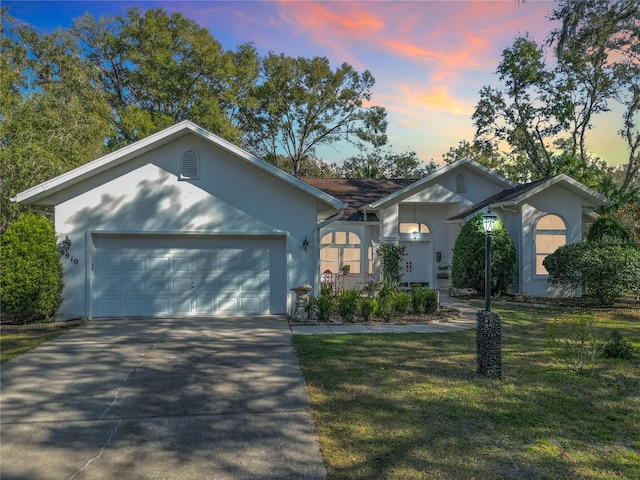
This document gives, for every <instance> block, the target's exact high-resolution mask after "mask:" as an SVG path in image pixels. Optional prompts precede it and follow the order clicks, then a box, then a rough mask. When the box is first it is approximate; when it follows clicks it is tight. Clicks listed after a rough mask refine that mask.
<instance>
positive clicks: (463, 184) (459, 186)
mask: <svg viewBox="0 0 640 480" xmlns="http://www.w3.org/2000/svg"><path fill="white" fill-rule="evenodd" d="M466 191H467V177H465V176H464V175H462V174H460V175H458V176H457V177H456V192H457V193H465V192H466Z"/></svg>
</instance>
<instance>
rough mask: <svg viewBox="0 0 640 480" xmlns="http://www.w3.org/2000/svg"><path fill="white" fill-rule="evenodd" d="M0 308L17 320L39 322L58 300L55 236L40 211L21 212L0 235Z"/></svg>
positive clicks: (59, 280)
mask: <svg viewBox="0 0 640 480" xmlns="http://www.w3.org/2000/svg"><path fill="white" fill-rule="evenodd" d="M1 248H2V250H1V251H2V262H1V263H0V278H1V284H0V299H1V300H0V310H1V311H2V315H3V316H4V317H8V318H9V319H11V321H15V322H18V323H30V322H43V321H45V320H47V319H48V318H50V317H51V316H53V315H54V314H55V312H56V310H57V309H58V307H59V306H60V303H61V302H62V287H63V282H62V266H61V264H60V254H59V252H58V249H57V246H56V236H55V232H54V231H53V227H52V226H51V223H50V222H49V220H47V219H46V218H45V217H44V216H42V215H35V214H23V215H22V216H21V217H20V218H19V219H18V220H16V221H15V222H14V223H13V224H11V225H10V226H9V228H7V230H6V231H5V232H4V233H3V234H2V238H1Z"/></svg>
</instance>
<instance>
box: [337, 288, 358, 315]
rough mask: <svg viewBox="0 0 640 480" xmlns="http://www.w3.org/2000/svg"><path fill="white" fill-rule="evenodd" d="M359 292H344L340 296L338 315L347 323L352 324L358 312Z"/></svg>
mask: <svg viewBox="0 0 640 480" xmlns="http://www.w3.org/2000/svg"><path fill="white" fill-rule="evenodd" d="M359 299H360V292H359V291H358V290H349V289H347V290H343V291H342V292H341V293H340V295H339V296H338V313H339V314H340V316H341V317H342V319H343V320H344V321H345V322H352V321H353V318H354V317H355V316H356V312H357V310H358V300H359Z"/></svg>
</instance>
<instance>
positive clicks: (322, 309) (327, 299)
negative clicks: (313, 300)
mask: <svg viewBox="0 0 640 480" xmlns="http://www.w3.org/2000/svg"><path fill="white" fill-rule="evenodd" d="M335 309H336V302H335V299H334V298H333V295H331V293H330V292H329V293H327V292H322V293H321V294H320V296H319V297H318V320H319V321H321V322H328V321H329V318H331V315H332V314H333V312H334V311H335Z"/></svg>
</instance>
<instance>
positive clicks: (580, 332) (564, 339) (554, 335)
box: [547, 315, 603, 373]
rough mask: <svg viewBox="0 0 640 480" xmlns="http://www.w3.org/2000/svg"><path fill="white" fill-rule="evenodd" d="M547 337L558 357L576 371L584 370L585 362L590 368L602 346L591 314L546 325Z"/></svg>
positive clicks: (593, 364) (599, 334)
mask: <svg viewBox="0 0 640 480" xmlns="http://www.w3.org/2000/svg"><path fill="white" fill-rule="evenodd" d="M547 337H548V339H549V341H550V342H551V344H552V346H554V347H555V348H556V350H557V353H558V357H559V358H560V359H561V360H562V361H564V362H565V363H566V364H567V365H568V366H569V367H570V368H572V369H573V370H575V371H577V372H578V373H582V372H583V371H584V367H585V364H586V363H587V362H590V364H591V367H592V368H593V367H594V366H595V363H596V357H597V355H598V353H599V352H600V351H601V350H602V347H603V342H602V340H601V333H600V331H599V330H598V328H597V327H596V322H595V320H594V317H593V315H581V316H578V317H571V318H570V319H559V320H557V321H556V322H554V323H553V324H551V325H550V326H549V327H548V329H547Z"/></svg>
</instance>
